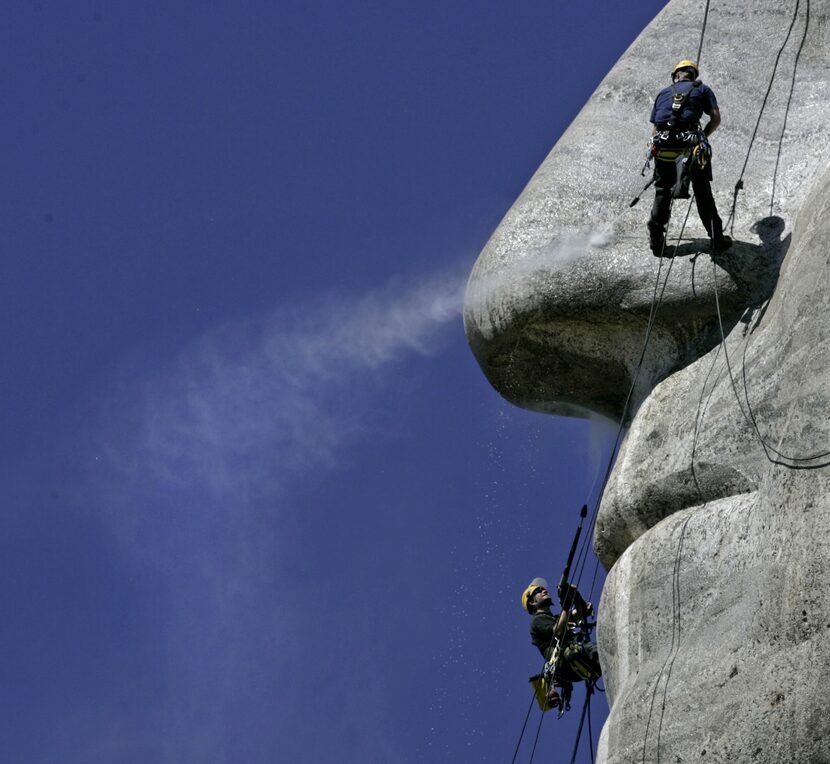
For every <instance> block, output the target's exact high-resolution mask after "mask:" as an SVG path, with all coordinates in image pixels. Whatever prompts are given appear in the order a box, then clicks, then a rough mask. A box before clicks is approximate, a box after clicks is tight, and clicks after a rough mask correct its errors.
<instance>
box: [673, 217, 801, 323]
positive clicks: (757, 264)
mask: <svg viewBox="0 0 830 764" xmlns="http://www.w3.org/2000/svg"><path fill="white" fill-rule="evenodd" d="M785 228H786V224H785V222H784V220H783V218H780V217H778V216H777V215H770V216H768V217H764V218H761V219H760V220H757V221H756V222H755V223H753V224H752V227H751V228H750V230H751V231H752V233H755V234H757V235H758V238H759V239H760V243H759V244H753V243H751V242H748V241H741V240H740V239H736V240H735V241H734V242H733V243H732V246H731V247H730V248H729V249H728V250H726V252H721V253H718V254H713V253H710V248H711V247H710V244H711V242H710V241H709V239H692V240H691V241H689V242H686V243H684V244H679V245H677V246H675V247H673V248H672V249H671V251H670V252H667V253H666V254H665V255H664V256H665V257H669V258H674V257H690V258H691V262H692V265H693V270H692V291H693V292H694V290H695V284H694V273H695V269H696V267H697V261H698V258H699V257H700V256H701V255H709V257H711V260H712V262H714V263H715V264H716V265H718V266H719V267H720V268H722V269H723V270H724V271H726V272H727V273H728V274H729V276H730V277H731V278H732V280H733V282H734V283H735V285H736V286H737V288H738V293H739V295H740V297H741V300H742V301H743V302H744V304H745V309H744V312H743V315H742V316H741V318H740V321H741V323H744V324H746V327H747V328H746V329H745V330H744V333H746V332H747V331H755V329H756V328H757V327H758V325H759V324H760V322H761V320H762V319H763V317H764V313H765V312H766V309H767V306H768V305H769V301H770V299H771V298H772V295H773V294H774V292H775V287H776V285H777V284H778V278H779V275H780V273H781V264H782V263H783V262H784V258H785V257H786V255H787V250H789V248H790V241H791V239H792V234H791V233H788V234H787V236H786V237H784V238H782V234H783V232H784V229H785ZM750 325H751V328H750Z"/></svg>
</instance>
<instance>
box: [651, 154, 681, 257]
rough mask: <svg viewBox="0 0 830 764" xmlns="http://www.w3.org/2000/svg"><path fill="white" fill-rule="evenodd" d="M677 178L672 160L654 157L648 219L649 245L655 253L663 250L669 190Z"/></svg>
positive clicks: (669, 210)
mask: <svg viewBox="0 0 830 764" xmlns="http://www.w3.org/2000/svg"><path fill="white" fill-rule="evenodd" d="M676 180H677V170H676V169H675V164H674V161H665V160H662V159H656V160H655V162H654V204H653V205H652V207H651V217H650V218H649V221H648V233H649V245H650V246H651V251H652V252H653V253H654V254H655V255H660V254H662V252H663V248H664V240H665V233H666V225H667V224H668V222H669V215H670V214H671V199H672V196H671V192H672V187H673V186H674V183H675V181H676Z"/></svg>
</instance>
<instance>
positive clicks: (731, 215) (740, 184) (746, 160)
mask: <svg viewBox="0 0 830 764" xmlns="http://www.w3.org/2000/svg"><path fill="white" fill-rule="evenodd" d="M800 4H801V0H796V3H795V10H794V11H793V16H792V19H791V20H790V26H789V29H787V36H786V37H785V38H784V42H783V43H781V47H780V48H779V49H778V54H777V55H776V57H775V63H774V64H773V67H772V75H771V76H770V80H769V84H768V85H767V92H766V93H765V94H764V100H763V101H762V102H761V108H760V109H759V111H758V119H757V120H755V129H754V130H753V131H752V137H751V138H750V139H749V146H748V148H747V151H746V157H744V164H743V167H741V172H740V175H739V176H738V180H737V181H736V182H735V188H734V190H733V192H732V209H731V210H730V212H729V218H728V219H727V222H726V225H727V227H728V228H729V233H730V234H733V233H734V227H735V209H736V207H737V204H738V192H739V191H741V189H742V188H743V187H744V180H743V178H744V173H745V172H746V167H747V165H748V164H749V157H750V155H751V154H752V147H753V145H754V144H755V138H756V137H757V136H758V127H759V126H760V125H761V118H762V117H763V116H764V111H765V109H766V108H767V101H768V100H769V95H770V92H771V91H772V85H773V83H774V82H775V74H776V72H777V71H778V64H779V62H780V61H781V55H782V54H783V53H784V49H785V48H786V47H787V43H788V42H789V40H790V35H791V34H792V31H793V27H794V26H795V22H796V20H797V19H798V8H799V6H800ZM809 22H810V0H807V24H806V25H805V28H804V37H803V38H802V40H801V47H799V50H798V56H800V55H801V48H802V47H803V46H804V40H805V39H806V37H807V26H809ZM797 62H798V57H796V64H797ZM793 80H795V73H793ZM791 95H792V94H791ZM788 108H789V104H788ZM781 137H782V139H783V133H782V134H781ZM776 171H777V164H776Z"/></svg>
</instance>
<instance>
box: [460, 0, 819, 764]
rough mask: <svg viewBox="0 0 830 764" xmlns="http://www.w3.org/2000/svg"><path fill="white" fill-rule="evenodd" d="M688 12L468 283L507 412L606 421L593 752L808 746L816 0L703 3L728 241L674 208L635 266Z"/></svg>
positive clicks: (795, 754)
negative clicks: (658, 297) (598, 728)
mask: <svg viewBox="0 0 830 764" xmlns="http://www.w3.org/2000/svg"><path fill="white" fill-rule="evenodd" d="M704 7H705V3H704V2H700V3H689V2H688V1H687V0H685V1H684V2H678V1H676V0H675V1H673V2H670V3H669V4H668V5H667V6H666V7H665V9H664V10H663V11H662V12H661V13H660V14H659V15H658V16H657V18H656V19H654V21H653V22H652V23H651V24H650V25H649V27H648V28H647V29H646V30H645V31H644V32H643V33H642V35H641V36H640V37H639V38H638V39H637V40H636V41H635V43H634V44H633V45H632V46H631V47H630V49H629V50H628V51H627V52H626V53H625V55H624V56H623V57H622V58H621V59H620V61H619V62H618V63H617V64H616V66H615V67H614V68H613V69H612V71H611V72H610V73H609V74H608V76H607V77H606V78H605V79H604V80H603V82H602V83H601V84H600V86H599V87H598V89H597V91H596V92H595V93H594V95H593V96H592V98H591V99H590V101H589V102H588V104H587V105H586V106H585V108H584V109H583V110H582V111H581V113H580V114H579V115H578V117H577V118H576V119H575V120H574V123H573V124H572V125H571V127H570V128H569V129H568V131H567V132H566V134H565V135H564V136H563V137H562V139H561V140H560V141H559V143H558V144H557V145H556V146H555V147H554V149H553V151H552V152H551V153H550V155H549V156H548V158H547V159H546V160H545V162H544V163H543V165H542V166H541V167H540V169H539V170H538V171H537V173H536V175H535V176H534V177H533V178H532V180H531V181H530V183H529V185H528V187H527V188H526V189H525V191H524V192H523V193H522V195H521V197H520V198H519V199H518V200H517V202H516V203H515V205H514V206H513V208H512V209H511V210H510V211H509V213H508V214H507V216H506V217H505V219H504V221H503V222H502V223H501V225H500V226H499V228H498V230H497V231H496V232H495V234H494V235H493V237H492V239H491V240H490V242H489V243H488V245H487V247H486V248H485V250H484V252H482V254H481V256H480V257H479V260H478V262H477V263H476V266H475V268H474V270H473V273H472V274H471V276H470V281H469V284H468V289H467V296H466V305H465V324H466V330H467V336H468V339H469V342H470V345H471V347H472V349H473V351H474V353H475V355H476V357H477V359H478V361H479V363H480V364H481V367H482V370H483V371H484V373H485V374H486V375H487V377H488V379H489V380H490V381H491V383H492V384H493V386H494V387H495V388H496V389H497V390H498V391H499V392H500V393H501V394H502V395H504V396H505V397H507V398H508V399H509V400H511V401H513V402H515V403H517V404H518V405H521V406H524V407H527V408H531V409H534V410H538V411H545V412H551V413H558V414H569V415H580V414H584V413H585V412H586V411H596V412H599V413H603V414H606V415H609V416H613V417H624V418H625V421H626V423H627V424H628V429H627V432H626V436H625V439H624V441H623V444H622V447H621V449H620V453H619V456H618V459H617V462H616V464H615V466H614V470H613V472H612V475H611V477H610V480H609V482H608V485H607V488H606V490H605V493H604V495H603V498H602V502H601V507H600V512H599V516H598V519H597V525H596V530H595V535H594V547H595V550H596V552H597V554H598V556H599V557H600V559H601V561H602V562H603V564H604V565H605V566H606V568H608V569H609V575H608V579H607V581H606V585H605V590H604V592H603V597H602V602H601V606H600V610H599V629H598V635H599V644H600V652H601V658H602V663H603V668H604V674H605V681H606V685H607V689H608V701H609V704H610V708H611V712H610V715H609V718H608V720H607V722H606V725H605V727H604V729H603V732H602V737H601V741H600V750H599V758H598V760H599V761H602V762H614V763H615V764H622V763H623V762H625V763H626V764H627V763H629V762H634V761H636V762H660V761H663V762H697V761H709V762H727V761H735V762H739V761H740V762H743V761H747V762H764V763H766V762H823V761H827V762H830V716H828V714H827V713H826V710H825V707H824V706H825V702H824V699H825V695H826V693H827V687H828V681H827V680H828V676H827V675H828V674H829V673H830V466H822V465H825V464H828V463H830V455H828V456H825V457H818V458H813V459H810V458H808V457H811V456H814V455H816V454H821V453H822V452H826V451H830V336H828V332H829V331H830V330H829V329H828V324H829V323H830V141H828V139H827V131H828V124H830V0H812V2H806V0H800V1H798V0H793V1H792V2H785V3H781V2H771V1H770V0H755V1H753V2H748V1H747V0H740V1H735V2H725V1H723V0H712V2H711V3H710V6H709V14H708V21H707V26H706V35H705V38H704V41H703V48H702V55H701V75H702V78H703V80H704V81H705V82H707V83H708V84H709V85H710V86H711V87H712V88H713V89H714V90H715V92H716V94H717V96H718V100H719V102H720V107H721V112H722V116H723V125H722V127H721V129H720V130H719V131H717V132H716V133H715V135H714V136H713V139H712V145H713V149H714V152H715V157H714V172H715V182H714V189H715V195H716V199H717V201H718V207H719V209H720V212H721V216H722V217H723V219H724V221H725V222H726V221H727V219H729V218H730V209H731V207H732V190H733V187H734V185H735V182H736V181H737V179H738V178H739V177H740V176H741V172H742V168H743V167H744V164H745V171H744V173H743V182H744V190H743V191H742V192H741V193H740V194H739V195H738V197H737V203H736V205H735V214H734V221H730V222H734V226H732V235H733V236H734V237H735V239H736V241H737V243H736V245H735V247H733V249H732V250H731V251H730V252H729V253H728V254H727V255H725V256H721V257H717V258H714V260H713V258H712V257H711V256H710V255H709V254H708V245H707V242H706V241H705V239H704V237H705V233H704V231H703V228H702V226H701V224H700V222H699V220H698V219H697V216H696V213H695V211H694V209H693V210H692V212H691V215H690V216H689V221H688V224H687V226H686V228H685V231H684V234H683V238H682V240H681V241H680V243H679V246H678V248H677V251H676V256H675V257H673V258H664V259H662V260H658V259H657V258H654V257H653V256H652V255H651V253H650V252H649V250H648V241H647V237H646V229H645V222H646V220H647V217H648V208H649V207H650V204H651V199H652V193H651V192H650V191H648V192H646V194H644V196H643V200H642V201H641V202H640V205H639V206H636V207H634V208H629V206H628V203H629V201H630V200H631V198H632V197H633V196H634V195H635V194H636V193H638V192H639V190H640V188H642V185H643V184H644V183H645V180H646V179H645V178H640V176H639V174H638V173H639V170H640V167H641V166H642V162H643V161H644V151H645V144H646V141H647V139H648V135H649V132H650V131H649V127H648V125H647V119H648V115H649V112H650V108H651V103H652V98H653V96H654V95H655V94H656V92H657V91H658V90H659V89H660V88H661V87H663V86H664V85H665V84H667V83H668V73H669V72H670V71H671V69H672V67H673V65H674V63H675V62H676V61H677V60H679V59H681V58H695V56H696V53H697V48H698V42H699V35H700V29H701V24H702V22H703V16H704ZM802 41H803V45H802ZM785 43H786V44H785ZM779 51H780V55H779ZM776 61H777V64H776ZM767 93H768V97H767V98H766V102H765V95H766V94H767ZM759 114H760V120H759ZM756 124H757V132H756ZM753 134H754V140H753ZM686 206H687V204H686V203H682V202H678V203H677V204H676V206H675V208H674V211H673V216H672V223H671V228H670V233H669V236H670V239H671V236H672V233H674V234H675V235H677V234H678V232H679V230H680V226H681V224H682V221H683V217H684V216H685V214H686ZM699 252H700V253H701V254H699V255H698V254H697V253H699ZM658 276H659V279H660V280H661V282H662V279H664V278H666V277H667V281H666V286H665V292H664V293H663V298H662V301H661V302H660V305H659V310H658V311H657V314H656V318H655V319H654V326H653V330H652V332H651V335H650V338H649V341H648V345H647V347H646V352H645V356H644V358H643V361H642V363H641V364H640V363H639V360H640V356H641V353H642V349H643V343H644V338H645V334H646V328H647V325H648V323H649V315H650V312H651V308H652V303H653V296H654V293H655V284H657V283H658V281H657V279H658ZM661 288H662V287H661ZM718 307H719V309H720V317H721V319H720V320H719V318H718ZM721 324H722V325H723V332H724V334H726V340H725V342H722V341H721V339H722V337H721ZM631 390H633V394H632V396H631V399H630V400H629V401H628V403H626V399H627V396H628V393H629V391H631Z"/></svg>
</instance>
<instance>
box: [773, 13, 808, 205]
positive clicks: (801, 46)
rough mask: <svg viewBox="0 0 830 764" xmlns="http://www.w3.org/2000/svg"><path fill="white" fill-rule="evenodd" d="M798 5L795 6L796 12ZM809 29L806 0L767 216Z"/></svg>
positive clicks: (779, 139) (776, 156)
mask: <svg viewBox="0 0 830 764" xmlns="http://www.w3.org/2000/svg"><path fill="white" fill-rule="evenodd" d="M797 10H798V5H797V4H796V11H797ZM809 28H810V0H807V13H806V15H805V17H804V34H802V35H801V43H800V45H799V46H798V52H797V53H796V54H795V62H794V63H793V78H792V80H791V81H790V94H789V96H787V108H786V109H785V110H784V124H783V125H782V127H781V136H780V137H779V138H778V153H777V154H776V155H775V170H774V171H773V173H772V193H771V194H770V199H769V214H770V215H772V209H773V204H774V202H775V182H776V180H777V179H778V165H779V163H780V161H781V147H782V145H783V144H784V134H785V133H786V132H787V120H788V119H789V116H790V104H791V103H792V100H793V92H794V91H795V75H796V74H797V72H798V62H799V59H800V58H801V51H802V50H803V49H804V41H805V40H806V39H807V30H808V29H809Z"/></svg>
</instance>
